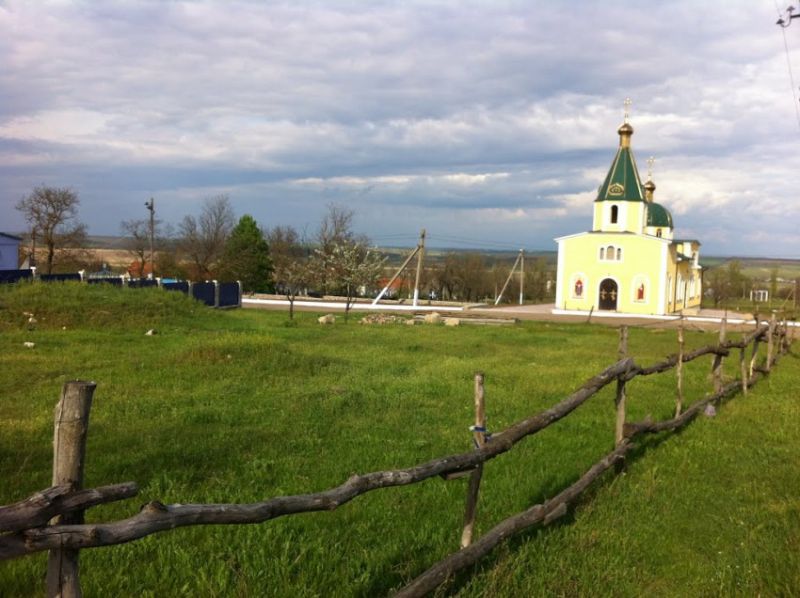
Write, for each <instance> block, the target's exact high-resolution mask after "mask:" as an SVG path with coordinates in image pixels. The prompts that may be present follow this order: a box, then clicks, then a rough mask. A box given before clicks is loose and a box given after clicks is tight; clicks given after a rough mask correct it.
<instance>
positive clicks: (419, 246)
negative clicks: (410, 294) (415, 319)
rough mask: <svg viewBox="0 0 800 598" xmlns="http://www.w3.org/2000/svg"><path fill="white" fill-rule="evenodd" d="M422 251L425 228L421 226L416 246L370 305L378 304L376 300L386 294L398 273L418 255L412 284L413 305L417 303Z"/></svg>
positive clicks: (423, 249)
mask: <svg viewBox="0 0 800 598" xmlns="http://www.w3.org/2000/svg"><path fill="white" fill-rule="evenodd" d="M424 253H425V229H424V228H423V229H422V231H421V232H420V234H419V243H417V246H416V247H414V250H413V251H412V252H411V253H410V254H409V255H408V257H407V258H406V261H404V262H403V265H402V266H400V268H399V269H398V270H397V272H395V273H394V276H392V277H391V278H390V279H389V282H387V283H386V286H385V287H383V290H382V291H381V292H380V293H378V296H377V297H375V299H374V300H373V301H372V305H378V301H380V300H381V299H382V298H383V296H384V295H385V294H386V292H387V291H388V290H389V289H390V288H392V283H393V282H394V281H395V280H397V277H398V276H400V274H402V273H403V270H405V269H406V266H408V264H410V263H411V260H412V259H413V258H414V256H415V255H418V256H419V258H418V259H417V279H416V283H415V284H414V305H415V306H416V305H417V295H418V293H419V276H420V272H421V270H422V254H424Z"/></svg>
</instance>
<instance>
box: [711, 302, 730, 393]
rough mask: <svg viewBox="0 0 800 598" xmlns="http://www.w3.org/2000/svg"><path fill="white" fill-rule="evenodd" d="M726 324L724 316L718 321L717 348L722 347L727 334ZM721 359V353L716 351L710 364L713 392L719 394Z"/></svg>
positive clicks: (720, 388) (720, 390) (720, 387)
mask: <svg viewBox="0 0 800 598" xmlns="http://www.w3.org/2000/svg"><path fill="white" fill-rule="evenodd" d="M727 326H728V321H727V320H726V319H725V318H722V320H720V323H719V345H718V346H717V348H718V349H721V348H722V345H723V343H724V342H725V337H726V335H727ZM722 360H723V355H722V354H721V353H717V354H715V355H714V363H713V365H712V366H711V375H712V376H713V378H714V394H719V393H720V392H722Z"/></svg>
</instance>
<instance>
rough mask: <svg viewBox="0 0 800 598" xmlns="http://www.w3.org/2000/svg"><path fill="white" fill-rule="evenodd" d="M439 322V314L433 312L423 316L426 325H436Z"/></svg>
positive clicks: (440, 317) (440, 319)
mask: <svg viewBox="0 0 800 598" xmlns="http://www.w3.org/2000/svg"><path fill="white" fill-rule="evenodd" d="M441 321H442V315H441V314H440V313H439V312H436V311H433V312H431V313H429V314H425V323H426V324H438V323H439V322H441Z"/></svg>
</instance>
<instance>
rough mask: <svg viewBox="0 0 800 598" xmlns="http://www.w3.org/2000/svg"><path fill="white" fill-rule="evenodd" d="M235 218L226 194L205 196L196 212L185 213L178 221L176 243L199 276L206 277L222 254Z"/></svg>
mask: <svg viewBox="0 0 800 598" xmlns="http://www.w3.org/2000/svg"><path fill="white" fill-rule="evenodd" d="M235 223H236V218H235V216H234V214H233V208H232V207H231V202H230V200H229V199H228V196H227V195H218V196H216V197H211V198H209V199H206V200H205V202H204V203H203V209H202V210H201V212H200V215H199V216H198V217H197V218H195V217H194V216H191V215H187V216H185V217H184V218H183V220H182V221H181V223H180V225H179V231H180V233H179V234H180V238H181V240H180V247H181V249H182V250H183V252H184V253H185V254H186V256H187V257H188V258H189V260H190V261H191V262H192V265H193V267H194V270H195V274H196V275H197V276H200V277H210V276H211V275H212V270H213V269H214V267H215V266H216V264H217V262H218V261H219V259H220V258H221V257H222V254H223V251H224V250H225V242H226V241H227V240H228V236H229V235H230V233H231V230H233V227H234V224H235Z"/></svg>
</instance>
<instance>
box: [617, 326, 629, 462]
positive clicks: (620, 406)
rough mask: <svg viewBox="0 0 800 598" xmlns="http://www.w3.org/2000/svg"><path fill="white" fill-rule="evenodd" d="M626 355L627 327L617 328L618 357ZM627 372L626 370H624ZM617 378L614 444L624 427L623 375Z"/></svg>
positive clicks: (621, 435)
mask: <svg viewBox="0 0 800 598" xmlns="http://www.w3.org/2000/svg"><path fill="white" fill-rule="evenodd" d="M627 356H628V327H627V326H620V328H619V358H620V359H625V358H626V357H627ZM626 374H627V372H626ZM626 374H623V375H622V376H620V377H619V378H617V396H616V399H615V400H614V405H615V406H616V408H617V421H616V426H615V427H614V444H615V446H619V445H620V443H621V442H622V440H623V438H624V428H625V375H626Z"/></svg>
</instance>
